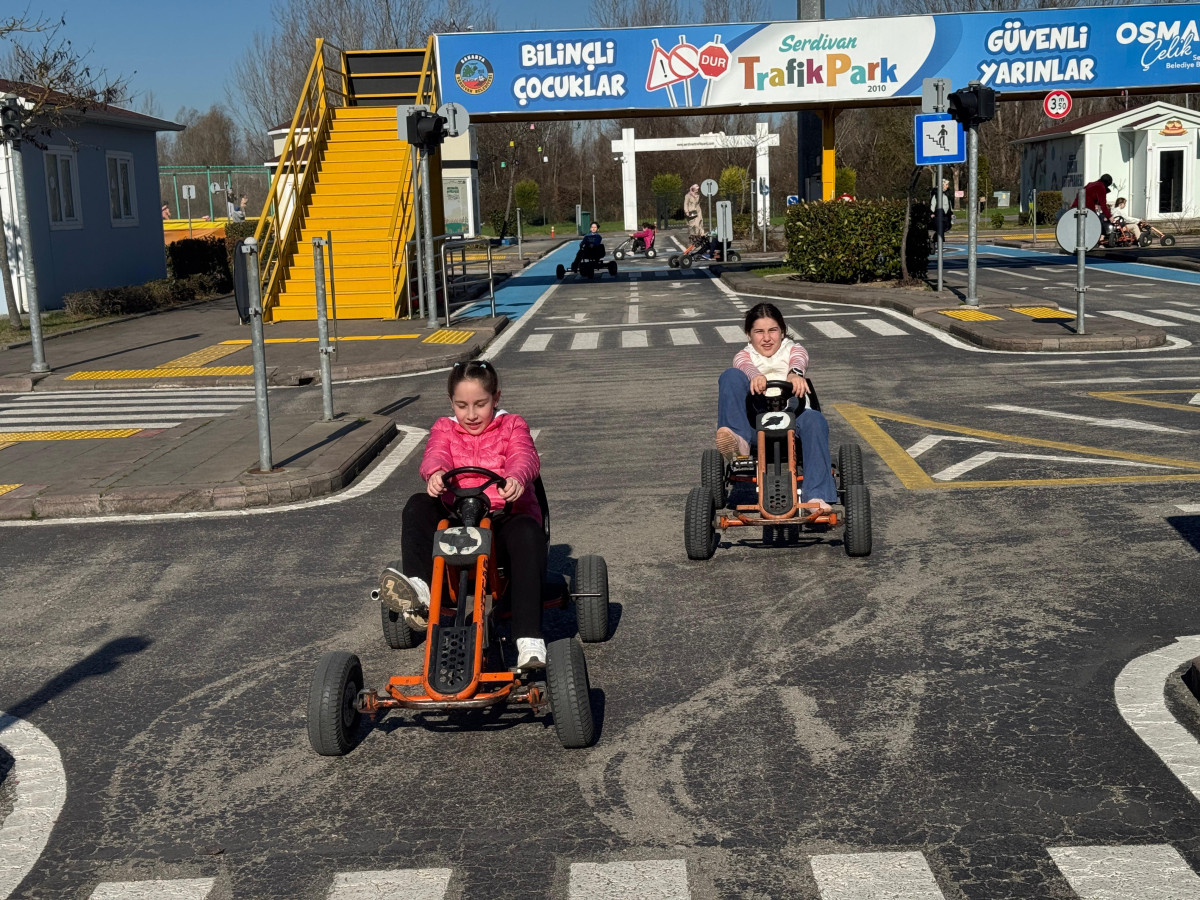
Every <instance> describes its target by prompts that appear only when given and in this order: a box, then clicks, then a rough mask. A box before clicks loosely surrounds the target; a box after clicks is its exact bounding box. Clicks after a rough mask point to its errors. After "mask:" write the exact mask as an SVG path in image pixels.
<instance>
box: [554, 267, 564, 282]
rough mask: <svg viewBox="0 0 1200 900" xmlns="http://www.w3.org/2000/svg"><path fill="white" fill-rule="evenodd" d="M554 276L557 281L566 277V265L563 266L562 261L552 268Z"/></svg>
mask: <svg viewBox="0 0 1200 900" xmlns="http://www.w3.org/2000/svg"><path fill="white" fill-rule="evenodd" d="M554 277H555V278H557V279H558V280H559V281H562V280H563V279H564V278H566V277H567V267H566V266H564V265H563V264H562V263H559V264H558V268H557V269H555V270H554Z"/></svg>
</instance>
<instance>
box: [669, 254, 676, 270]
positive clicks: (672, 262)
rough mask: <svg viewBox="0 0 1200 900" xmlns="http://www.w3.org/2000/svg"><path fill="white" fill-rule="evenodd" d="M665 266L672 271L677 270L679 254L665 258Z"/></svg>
mask: <svg viewBox="0 0 1200 900" xmlns="http://www.w3.org/2000/svg"><path fill="white" fill-rule="evenodd" d="M667 265H668V266H670V267H671V268H672V269H678V268H679V254H678V253H672V254H671V255H670V256H668V257H667Z"/></svg>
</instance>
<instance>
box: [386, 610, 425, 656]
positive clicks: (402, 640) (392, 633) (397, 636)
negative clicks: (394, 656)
mask: <svg viewBox="0 0 1200 900" xmlns="http://www.w3.org/2000/svg"><path fill="white" fill-rule="evenodd" d="M379 611H380V613H381V616H380V618H381V619H382V620H383V639H384V640H385V641H387V645H388V646H389V647H391V648H392V649H393V650H409V649H411V648H413V647H415V646H417V644H419V643H421V638H422V637H424V632H421V631H414V630H413V629H411V628H409V627H408V623H407V622H406V621H404V616H402V615H401V614H400V613H398V612H393V611H392V610H390V609H388V608H387V606H385V605H384V604H382V603H380V604H379Z"/></svg>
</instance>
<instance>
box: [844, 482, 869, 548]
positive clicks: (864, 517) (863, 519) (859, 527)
mask: <svg viewBox="0 0 1200 900" xmlns="http://www.w3.org/2000/svg"><path fill="white" fill-rule="evenodd" d="M845 509H846V530H845V534H844V535H843V536H842V543H843V544H845V546H846V555H847V556H870V555H871V492H870V491H869V490H867V486H866V485H865V484H852V485H850V486H849V487H848V488H846V500H845Z"/></svg>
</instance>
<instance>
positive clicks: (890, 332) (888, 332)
mask: <svg viewBox="0 0 1200 900" xmlns="http://www.w3.org/2000/svg"><path fill="white" fill-rule="evenodd" d="M854 321H855V322H856V323H858V324H859V325H862V326H863V327H865V328H867V329H869V330H871V331H873V332H875V333H876V334H882V335H883V336H884V337H896V336H898V335H907V334H908V332H907V331H905V330H904V329H903V328H897V327H896V326H895V325H893V324H892V323H891V322H885V321H883V319H855V320H854Z"/></svg>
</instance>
